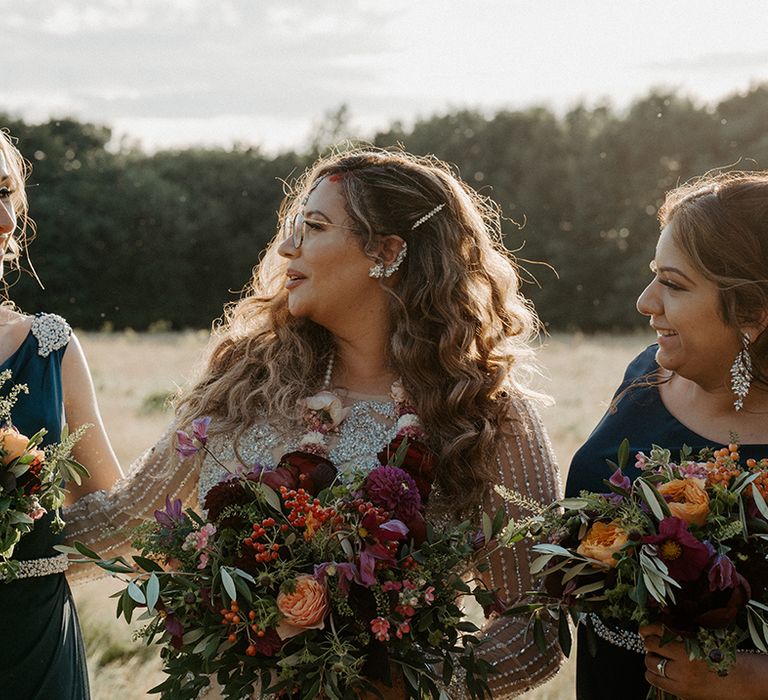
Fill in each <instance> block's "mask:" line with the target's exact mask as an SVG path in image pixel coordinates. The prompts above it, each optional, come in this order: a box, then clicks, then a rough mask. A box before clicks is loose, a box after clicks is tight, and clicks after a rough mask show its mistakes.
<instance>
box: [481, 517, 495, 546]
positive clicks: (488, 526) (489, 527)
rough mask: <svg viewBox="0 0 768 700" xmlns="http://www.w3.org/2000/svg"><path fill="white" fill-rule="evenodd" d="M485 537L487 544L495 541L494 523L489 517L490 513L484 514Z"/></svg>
mask: <svg viewBox="0 0 768 700" xmlns="http://www.w3.org/2000/svg"><path fill="white" fill-rule="evenodd" d="M482 521H483V537H485V543H486V544H488V543H489V542H490V541H491V540H492V539H493V523H492V522H491V519H490V518H489V517H488V513H485V512H484V513H483V518H482Z"/></svg>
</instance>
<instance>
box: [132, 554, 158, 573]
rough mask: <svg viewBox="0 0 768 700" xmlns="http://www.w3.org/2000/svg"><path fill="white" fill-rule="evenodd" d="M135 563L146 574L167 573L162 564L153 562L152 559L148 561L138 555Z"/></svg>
mask: <svg viewBox="0 0 768 700" xmlns="http://www.w3.org/2000/svg"><path fill="white" fill-rule="evenodd" d="M133 561H135V562H136V563H137V564H138V565H139V566H140V567H141V568H142V569H144V571H146V572H148V573H149V572H152V571H163V572H164V571H165V569H163V567H162V566H160V564H158V563H157V562H156V561H152V560H151V559H147V557H140V556H138V555H135V556H134V557H133Z"/></svg>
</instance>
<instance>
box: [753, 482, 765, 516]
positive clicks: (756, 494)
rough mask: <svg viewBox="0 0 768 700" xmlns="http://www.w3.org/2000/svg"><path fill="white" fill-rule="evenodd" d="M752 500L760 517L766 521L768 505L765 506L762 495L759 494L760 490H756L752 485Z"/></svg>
mask: <svg viewBox="0 0 768 700" xmlns="http://www.w3.org/2000/svg"><path fill="white" fill-rule="evenodd" d="M752 498H753V500H754V501H755V505H756V506H757V509H758V510H759V511H760V515H762V516H763V517H764V518H765V519H766V520H768V505H766V503H765V499H764V498H763V494H762V493H760V489H759V488H757V487H756V486H755V485H754V484H753V485H752Z"/></svg>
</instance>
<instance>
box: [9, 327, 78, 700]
mask: <svg viewBox="0 0 768 700" xmlns="http://www.w3.org/2000/svg"><path fill="white" fill-rule="evenodd" d="M69 332H70V330H69V326H68V325H67V324H66V322H65V321H64V320H63V319H61V318H60V317H58V316H54V315H39V316H37V317H36V319H35V322H34V323H33V330H31V331H30V333H29V335H27V337H26V339H25V340H24V342H23V343H22V344H21V346H20V347H19V348H18V350H16V352H14V354H13V355H11V357H9V358H8V359H7V360H6V361H5V362H4V363H2V364H0V371H2V370H6V369H10V370H11V371H12V372H13V377H12V380H11V381H12V383H14V384H26V385H27V386H28V388H29V394H26V395H25V394H20V395H19V399H18V401H17V403H16V405H15V406H14V409H13V411H12V418H13V423H14V425H15V426H16V427H17V428H18V429H19V431H20V432H22V433H23V434H25V435H28V436H31V435H33V434H34V433H36V432H37V431H38V430H40V428H46V429H47V430H48V434H47V435H46V436H45V440H44V442H57V441H58V439H59V437H60V434H61V427H62V422H63V401H62V387H61V360H62V357H63V355H64V351H65V349H66V344H67V342H68V338H69ZM9 388H10V383H6V385H5V386H4V387H3V394H5V393H7V391H8V389H9ZM51 520H52V516H51V514H50V513H49V514H47V515H45V516H44V517H43V518H41V519H40V520H38V521H37V522H36V523H35V527H34V530H32V532H30V533H28V534H26V535H25V536H24V537H22V539H21V541H20V542H19V543H18V544H17V545H16V549H15V550H14V555H13V557H14V559H18V560H31V559H41V558H47V557H53V556H56V555H57V554H58V552H57V551H56V550H54V549H53V545H55V544H60V543H61V542H62V535H61V533H58V534H54V533H53V532H52V530H51ZM0 630H1V631H2V634H0V697H1V698H3V700H84V699H87V698H89V697H90V693H89V688H88V673H87V670H86V666H85V650H84V647H83V641H82V638H81V635H80V626H79V623H78V619H77V613H76V612H75V606H74V602H73V600H72V594H71V592H70V590H69V586H68V584H67V581H66V579H65V577H64V574H63V573H54V574H49V575H46V576H36V577H29V578H23V579H21V578H20V579H17V580H15V581H10V582H5V581H0Z"/></svg>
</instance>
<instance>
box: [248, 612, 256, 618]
mask: <svg viewBox="0 0 768 700" xmlns="http://www.w3.org/2000/svg"><path fill="white" fill-rule="evenodd" d="M248 619H249V620H255V619H256V613H255V612H254V611H253V610H251V611H249V612H248Z"/></svg>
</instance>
